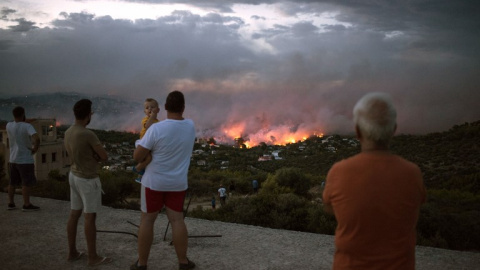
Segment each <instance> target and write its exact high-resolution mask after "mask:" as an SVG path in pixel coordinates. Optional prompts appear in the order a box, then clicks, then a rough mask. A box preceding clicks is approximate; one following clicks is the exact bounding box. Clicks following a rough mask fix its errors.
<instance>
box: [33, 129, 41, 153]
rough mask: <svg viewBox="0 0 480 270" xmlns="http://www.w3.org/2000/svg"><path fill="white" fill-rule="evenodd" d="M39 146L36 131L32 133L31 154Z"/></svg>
mask: <svg viewBox="0 0 480 270" xmlns="http://www.w3.org/2000/svg"><path fill="white" fill-rule="evenodd" d="M39 146H40V137H39V136H38V134H37V133H35V134H33V135H32V155H33V154H35V153H36V152H37V151H38V147H39Z"/></svg>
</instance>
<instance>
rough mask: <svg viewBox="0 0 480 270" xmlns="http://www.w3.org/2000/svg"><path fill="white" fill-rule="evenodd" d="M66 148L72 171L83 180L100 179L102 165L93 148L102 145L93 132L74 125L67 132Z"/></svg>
mask: <svg viewBox="0 0 480 270" xmlns="http://www.w3.org/2000/svg"><path fill="white" fill-rule="evenodd" d="M64 143H65V148H66V149H67V152H68V155H69V157H70V160H71V167H70V171H71V172H72V173H73V174H74V175H76V176H78V177H81V178H87V179H92V178H96V177H98V170H99V169H100V165H99V163H98V158H97V157H96V156H97V153H95V150H93V147H95V146H98V145H100V144H101V142H100V140H99V139H98V137H97V135H96V134H95V133H93V131H91V130H89V129H87V128H86V127H84V126H82V125H77V124H75V125H72V126H71V127H69V128H68V129H67V131H65V142H64Z"/></svg>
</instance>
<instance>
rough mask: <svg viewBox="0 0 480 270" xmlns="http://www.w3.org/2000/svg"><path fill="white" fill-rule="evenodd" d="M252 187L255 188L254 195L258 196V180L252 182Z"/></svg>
mask: <svg viewBox="0 0 480 270" xmlns="http://www.w3.org/2000/svg"><path fill="white" fill-rule="evenodd" d="M252 187H253V193H254V194H256V193H257V192H258V181H257V180H253V181H252Z"/></svg>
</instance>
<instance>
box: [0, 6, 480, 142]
mask: <svg viewBox="0 0 480 270" xmlns="http://www.w3.org/2000/svg"><path fill="white" fill-rule="evenodd" d="M20 2H22V3H23V4H20ZM100 2H101V3H102V4H103V5H97V4H98V3H100ZM164 2H165V1H73V2H71V3H70V2H68V3H67V2H66V1H57V0H52V1H49V3H50V4H49V5H45V4H42V3H43V2H38V1H30V0H25V1H7V2H5V3H2V4H1V5H0V59H1V60H0V99H1V104H2V107H1V108H0V110H1V113H2V115H1V119H2V120H11V113H10V110H11V106H12V104H13V103H12V102H11V99H15V100H16V101H15V102H16V103H15V104H19V105H23V106H25V108H26V110H27V114H28V116H29V117H32V118H34V117H48V118H52V117H53V118H56V119H57V120H58V122H59V123H60V124H62V125H63V124H67V125H68V124H71V123H72V122H73V115H72V113H71V107H72V106H73V104H74V100H72V99H75V95H81V96H84V97H87V98H90V99H92V100H93V101H94V107H96V110H97V111H96V113H95V116H94V117H93V119H92V123H91V125H90V127H91V128H95V129H105V130H120V131H123V130H124V131H129V132H137V131H138V130H139V129H140V127H139V123H140V120H141V118H142V117H143V107H142V104H143V101H144V100H145V99H146V98H155V99H157V100H158V101H159V103H160V105H161V106H160V107H161V109H162V110H161V112H160V115H159V118H160V119H164V118H165V117H166V114H165V111H164V110H163V106H162V104H163V103H164V100H165V97H166V96H167V94H168V93H169V92H170V91H172V90H180V91H182V92H183V93H184V94H185V97H186V110H185V117H187V118H191V119H192V120H193V121H194V122H195V124H196V128H197V136H198V137H204V138H214V139H215V140H217V141H218V142H221V143H232V142H233V141H234V140H235V138H242V139H243V140H244V141H245V144H246V145H249V146H253V145H256V144H258V143H261V142H265V143H267V144H285V143H288V142H293V141H298V140H302V139H304V138H306V137H309V136H312V135H313V136H320V135H321V134H353V124H352V112H351V111H352V108H353V106H354V104H355V102H356V101H357V100H358V99H359V98H360V97H361V96H363V95H364V94H365V93H368V92H387V93H389V94H390V95H391V96H392V97H393V101H394V103H395V106H396V107H397V109H398V129H397V133H399V134H425V133H429V132H437V131H443V130H446V129H448V128H450V127H452V126H453V125H457V124H462V123H465V122H472V121H477V120H478V119H480V110H478V104H479V103H480V91H478V85H480V74H479V72H480V68H479V67H480V62H479V59H480V57H479V55H478V54H479V50H478V47H479V46H480V37H479V35H478V29H479V27H480V25H479V20H478V18H477V13H475V12H473V11H474V10H477V9H476V5H475V4H467V2H465V1H445V2H442V4H438V5H429V6H424V5H423V4H422V1H419V2H416V1H414V2H411V1H409V2H405V3H404V2H395V3H392V2H391V1H379V2H378V1H377V2H375V4H372V3H370V4H369V3H364V4H353V3H350V2H348V1H346V2H345V1H335V2H332V1H258V2H255V4H251V3H250V1H247V2H248V3H247V2H245V1H223V2H222V3H220V2H218V1H202V3H198V2H197V1H180V2H179V3H174V2H175V1H173V2H172V1H167V2H168V3H164ZM105 7H109V8H105ZM39 14H43V15H42V16H39ZM439 18H442V19H439ZM60 94H65V95H67V96H68V95H71V96H72V97H73V98H71V99H65V98H64V97H60ZM42 95H44V96H42ZM48 97H50V98H48ZM35 99H37V100H35ZM29 104H31V106H29Z"/></svg>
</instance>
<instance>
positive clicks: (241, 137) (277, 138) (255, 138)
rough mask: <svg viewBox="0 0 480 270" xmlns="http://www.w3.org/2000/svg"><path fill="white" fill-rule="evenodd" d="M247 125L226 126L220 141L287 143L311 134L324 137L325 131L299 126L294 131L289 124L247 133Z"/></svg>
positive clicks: (300, 139) (255, 144)
mask: <svg viewBox="0 0 480 270" xmlns="http://www.w3.org/2000/svg"><path fill="white" fill-rule="evenodd" d="M246 127H247V125H246V123H245V122H239V123H234V124H232V125H230V126H224V128H223V133H224V136H225V138H224V139H223V140H222V139H219V141H222V142H224V143H231V142H237V143H240V144H243V145H245V146H246V147H247V148H250V147H254V146H257V145H259V144H260V143H262V142H263V143H265V144H269V145H286V144H290V143H296V142H299V141H305V140H306V139H307V138H309V137H311V136H317V137H323V133H321V132H317V131H316V130H318V129H315V130H313V129H311V128H303V127H299V128H296V129H295V130H294V131H292V128H291V127H290V126H288V125H279V126H275V127H269V128H264V129H262V130H259V131H257V132H255V133H247V132H246ZM216 139H217V138H216Z"/></svg>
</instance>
